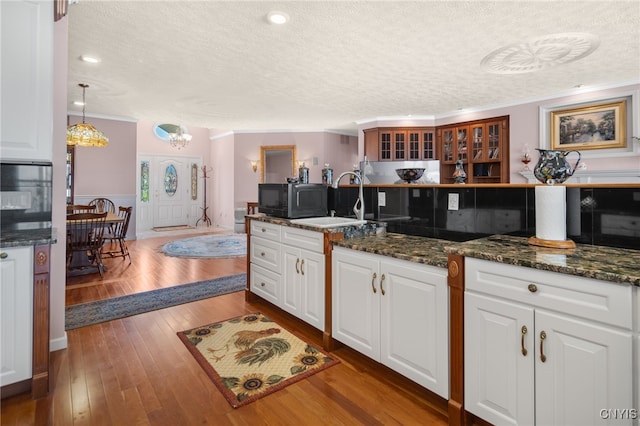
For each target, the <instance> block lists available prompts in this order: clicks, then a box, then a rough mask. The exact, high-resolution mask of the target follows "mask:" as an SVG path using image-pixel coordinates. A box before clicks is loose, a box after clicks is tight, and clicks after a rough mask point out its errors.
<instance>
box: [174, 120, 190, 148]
mask: <svg viewBox="0 0 640 426" xmlns="http://www.w3.org/2000/svg"><path fill="white" fill-rule="evenodd" d="M189 142H191V135H190V134H189V133H184V130H182V126H181V125H179V124H178V125H176V130H175V132H171V133H169V143H170V144H171V146H172V147H174V148H178V149H181V148H184V147H185V146H187V145H189Z"/></svg>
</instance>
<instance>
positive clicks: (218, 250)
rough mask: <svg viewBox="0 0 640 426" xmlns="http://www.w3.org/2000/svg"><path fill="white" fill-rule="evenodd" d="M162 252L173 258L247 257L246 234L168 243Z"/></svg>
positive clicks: (209, 236) (212, 236)
mask: <svg viewBox="0 0 640 426" xmlns="http://www.w3.org/2000/svg"><path fill="white" fill-rule="evenodd" d="M162 252H163V253H164V254H166V255H168V256H175V257H196V258H198V257H199V258H203V257H237V256H246V255H247V236H246V234H215V235H203V236H200V237H192V238H185V239H182V240H175V241H170V242H168V243H166V244H165V245H163V246H162Z"/></svg>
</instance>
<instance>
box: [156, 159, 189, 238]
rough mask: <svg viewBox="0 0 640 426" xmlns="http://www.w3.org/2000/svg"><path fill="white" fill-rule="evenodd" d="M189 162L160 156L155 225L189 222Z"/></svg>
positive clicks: (157, 168)
mask: <svg viewBox="0 0 640 426" xmlns="http://www.w3.org/2000/svg"><path fill="white" fill-rule="evenodd" d="M190 185H191V177H190V168H189V162H187V161H184V160H182V159H180V158H159V159H158V162H157V167H156V168H155V194H154V195H155V198H156V199H155V209H154V210H153V226H154V227H162V226H179V225H188V224H189V215H188V213H189V210H188V206H189V198H190V196H189V191H190Z"/></svg>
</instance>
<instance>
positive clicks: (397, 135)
mask: <svg viewBox="0 0 640 426" xmlns="http://www.w3.org/2000/svg"><path fill="white" fill-rule="evenodd" d="M406 159H407V132H405V131H401V132H393V160H394V161H404V160H406Z"/></svg>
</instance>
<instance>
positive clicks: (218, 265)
mask: <svg viewBox="0 0 640 426" xmlns="http://www.w3.org/2000/svg"><path fill="white" fill-rule="evenodd" d="M176 238H180V237H175V236H174V237H162V238H152V239H145V240H137V241H131V242H129V248H130V251H131V257H132V259H133V263H132V264H131V265H130V266H129V265H128V261H123V260H122V259H108V260H106V261H105V264H106V265H107V266H108V268H109V270H108V272H107V273H106V274H105V277H104V279H103V280H101V279H100V275H99V274H92V275H86V276H81V277H73V278H69V279H68V281H67V290H66V303H67V304H68V305H71V304H76V303H83V302H88V301H92V300H99V299H105V298H110V297H115V296H121V295H125V294H132V293H137V292H142V291H149V290H154V289H157V288H162V287H170V286H174V285H178V284H186V283H190V282H194V281H199V280H205V279H210V278H215V277H219V276H225V275H231V274H236V273H241V272H245V271H246V258H245V257H241V258H232V259H180V258H173V257H168V256H165V255H164V254H163V253H162V252H161V250H160V247H161V246H162V244H164V243H165V242H167V241H170V240H173V239H176ZM256 311H261V312H264V313H265V314H266V315H268V316H269V317H271V318H272V319H274V320H275V321H277V322H278V323H279V324H281V325H282V326H284V327H286V328H287V329H289V330H291V331H292V332H294V333H295V334H297V335H298V336H300V337H302V338H303V339H306V340H307V341H309V342H311V343H314V344H316V345H318V346H320V345H321V344H322V335H321V333H320V332H319V331H318V330H316V329H314V328H313V327H310V326H307V325H306V324H305V323H303V322H301V321H299V320H297V319H295V318H294V317H292V316H290V315H288V314H286V313H283V312H282V311H280V310H279V309H277V308H274V307H273V306H272V305H270V304H269V303H267V302H262V301H260V302H256V303H251V304H249V303H246V302H245V299H244V293H243V292H237V293H231V294H228V295H223V296H218V297H213V298H210V299H205V300H201V301H197V302H192V303H187V304H183V305H179V306H175V307H171V308H167V309H162V310H157V311H153V312H149V313H145V314H141V315H136V316H133V317H129V318H123V319H120V320H115V321H110V322H106V323H102V324H96V325H93V326H89V327H83V328H79V329H75V330H70V331H68V332H67V338H68V347H67V349H64V350H60V351H56V352H52V353H51V374H52V383H51V392H50V394H49V396H48V397H46V398H41V399H39V400H35V401H34V400H32V399H31V398H30V395H29V394H22V395H18V396H15V397H11V398H7V399H4V400H2V406H1V411H0V419H1V424H2V425H20V426H22V425H60V426H71V425H90V426H98V425H127V426H129V425H167V426H173V425H176V426H177V425H203V424H208V425H359V424H361V425H445V424H447V417H446V414H445V413H446V404H445V403H444V401H441V400H440V401H439V400H438V399H437V398H435V399H434V398H433V396H431V397H429V393H428V391H426V390H425V389H424V388H422V387H420V386H418V385H416V384H414V383H413V382H411V381H410V380H408V379H405V378H403V377H401V376H399V375H398V374H396V373H394V372H392V371H391V370H389V369H388V368H386V367H384V366H382V365H380V364H378V363H375V362H373V361H371V360H369V359H368V358H367V357H364V356H362V355H360V354H359V353H357V352H355V351H353V350H351V349H349V348H347V347H341V348H339V349H337V350H335V351H334V352H333V353H332V354H333V356H335V357H337V358H339V359H340V360H341V361H342V362H341V363H340V364H338V365H336V366H334V367H331V368H328V369H327V370H324V371H322V372H319V373H317V374H315V375H313V376H311V377H309V378H306V379H304V380H302V381H300V382H298V383H295V384H292V385H290V386H288V387H286V388H284V389H283V390H280V391H278V392H275V393H273V394H271V395H269V396H267V397H265V398H262V399H260V400H258V401H256V402H254V403H251V404H249V405H246V406H244V407H240V408H237V409H234V408H232V407H231V406H230V405H229V403H228V402H227V401H226V400H225V399H224V397H223V396H222V395H221V394H220V392H219V391H218V390H217V388H216V387H215V385H214V384H213V382H212V381H211V380H210V379H209V378H208V377H207V375H206V374H205V372H204V371H203V370H202V368H201V367H200V366H199V365H198V363H197V362H196V361H195V359H194V358H193V357H192V356H191V355H190V354H189V352H188V351H187V349H186V347H185V346H184V344H183V343H182V342H181V341H180V340H179V339H178V337H177V336H176V332H178V331H182V330H187V329H190V328H193V327H197V326H200V325H205V324H209V323H212V322H217V321H221V320H225V319H229V318H232V317H235V316H238V315H242V314H246V313H251V312H256ZM433 401H435V402H433Z"/></svg>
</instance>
